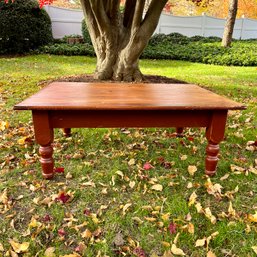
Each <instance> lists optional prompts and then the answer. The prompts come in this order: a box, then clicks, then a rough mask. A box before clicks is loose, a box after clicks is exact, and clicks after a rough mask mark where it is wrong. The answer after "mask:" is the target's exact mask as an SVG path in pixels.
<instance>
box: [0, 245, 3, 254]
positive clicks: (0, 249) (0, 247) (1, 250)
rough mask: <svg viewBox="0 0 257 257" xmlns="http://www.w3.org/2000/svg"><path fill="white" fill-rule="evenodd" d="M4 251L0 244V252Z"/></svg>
mask: <svg viewBox="0 0 257 257" xmlns="http://www.w3.org/2000/svg"><path fill="white" fill-rule="evenodd" d="M3 251H4V247H3V245H2V243H0V252H3Z"/></svg>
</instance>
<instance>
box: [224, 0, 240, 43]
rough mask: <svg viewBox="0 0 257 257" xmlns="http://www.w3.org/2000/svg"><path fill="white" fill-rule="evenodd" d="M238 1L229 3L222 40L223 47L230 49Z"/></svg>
mask: <svg viewBox="0 0 257 257" xmlns="http://www.w3.org/2000/svg"><path fill="white" fill-rule="evenodd" d="M237 7H238V0H230V1H229V10H228V17H227V21H226V25H225V29H224V34H223V38H222V46H224V47H230V45H231V42H232V36H233V31H234V25H235V21H236V15H237Z"/></svg>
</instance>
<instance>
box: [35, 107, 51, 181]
mask: <svg viewBox="0 0 257 257" xmlns="http://www.w3.org/2000/svg"><path fill="white" fill-rule="evenodd" d="M32 115H33V123H34V130H35V138H36V142H37V143H38V144H39V145H40V148H39V154H40V163H41V167H42V176H43V177H44V178H46V179H51V178H52V177H53V175H54V172H53V170H54V160H53V157H52V156H53V147H52V145H51V144H52V142H53V139H54V133H53V128H52V126H51V123H50V120H49V113H48V112H47V111H33V112H32Z"/></svg>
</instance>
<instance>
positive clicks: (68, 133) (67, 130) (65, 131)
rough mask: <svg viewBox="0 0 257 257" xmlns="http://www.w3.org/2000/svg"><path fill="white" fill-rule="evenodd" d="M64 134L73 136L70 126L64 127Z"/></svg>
mask: <svg viewBox="0 0 257 257" xmlns="http://www.w3.org/2000/svg"><path fill="white" fill-rule="evenodd" d="M63 134H64V136H65V137H70V136H71V129H70V128H63Z"/></svg>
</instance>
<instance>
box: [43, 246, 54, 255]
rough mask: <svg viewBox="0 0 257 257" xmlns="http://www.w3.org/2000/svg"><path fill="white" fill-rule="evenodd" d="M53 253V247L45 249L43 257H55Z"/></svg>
mask: <svg viewBox="0 0 257 257" xmlns="http://www.w3.org/2000/svg"><path fill="white" fill-rule="evenodd" d="M54 251H55V248H54V247H49V248H47V249H46V250H45V255H44V257H55V256H56V255H55V253H54Z"/></svg>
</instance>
